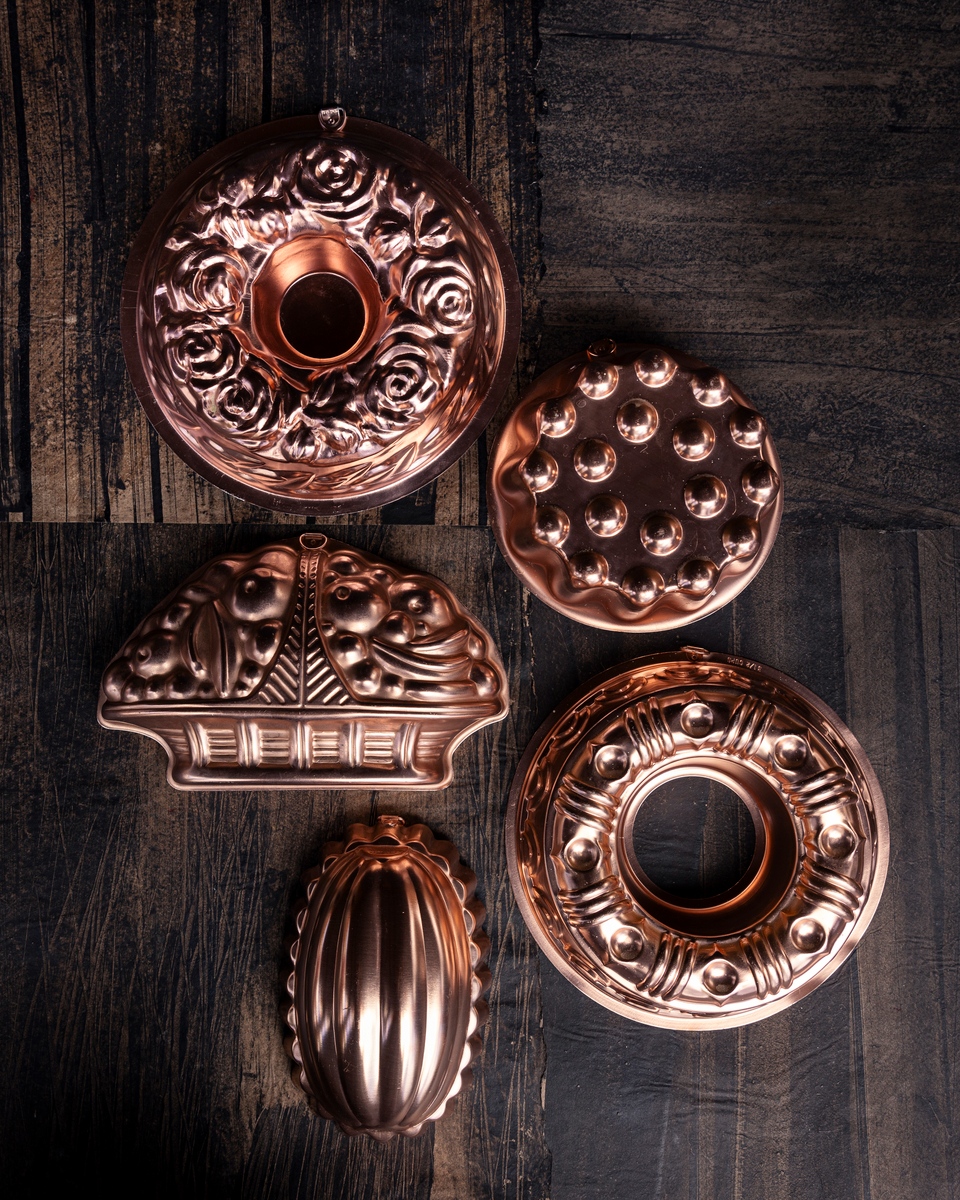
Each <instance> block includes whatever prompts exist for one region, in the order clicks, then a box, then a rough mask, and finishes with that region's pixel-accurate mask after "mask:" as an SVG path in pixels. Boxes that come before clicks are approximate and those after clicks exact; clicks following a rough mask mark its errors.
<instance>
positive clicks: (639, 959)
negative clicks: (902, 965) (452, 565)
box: [507, 648, 889, 1029]
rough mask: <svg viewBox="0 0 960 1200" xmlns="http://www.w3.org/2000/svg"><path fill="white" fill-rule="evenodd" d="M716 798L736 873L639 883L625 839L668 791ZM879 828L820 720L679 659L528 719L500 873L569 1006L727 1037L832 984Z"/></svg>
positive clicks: (714, 658)
mask: <svg viewBox="0 0 960 1200" xmlns="http://www.w3.org/2000/svg"><path fill="white" fill-rule="evenodd" d="M689 776H699V777H702V778H705V779H707V780H711V781H714V782H716V783H719V784H722V785H724V786H725V787H727V788H729V789H730V790H731V791H733V793H734V794H735V795H736V796H737V797H738V798H739V799H740V800H742V802H743V803H744V805H745V806H746V807H747V809H748V811H749V813H750V815H751V817H752V818H753V823H754V829H755V835H756V842H755V851H754V855H753V860H752V862H751V863H750V865H749V867H748V868H747V871H746V873H745V874H744V876H743V877H742V878H741V879H740V881H739V882H738V883H737V884H736V885H735V886H734V887H732V888H730V889H729V890H728V891H726V892H724V893H723V894H720V895H717V896H712V897H705V898H702V899H698V898H692V899H691V898H684V897H681V896H678V895H674V894H672V893H670V892H668V891H665V890H664V889H662V888H660V887H658V886H657V885H656V884H655V883H654V882H653V881H652V880H651V879H650V878H648V876H647V875H646V874H645V872H644V871H643V869H642V868H641V866H640V864H639V862H638V860H637V856H636V852H635V849H634V844H633V826H634V823H635V821H636V819H637V814H638V812H639V810H640V807H641V806H642V805H643V803H644V801H645V800H646V799H647V798H648V797H649V796H650V795H651V793H652V792H653V791H655V790H656V789H657V788H659V787H660V786H661V785H662V784H664V783H666V782H667V781H669V780H676V779H678V778H681V777H689ZM888 842H889V837H888V831H887V815H886V808H885V806H884V801H883V796H882V794H881V791H880V787H879V784H878V782H877V779H876V776H875V775H874V773H873V770H872V769H871V767H870V764H869V762H868V761H867V758H866V755H865V754H864V752H863V750H862V748H861V747H860V745H859V743H858V742H857V740H856V738H855V737H854V736H853V734H852V733H851V732H850V730H849V729H847V728H846V726H845V725H844V724H843V723H842V721H841V720H840V719H839V717H838V716H837V715H836V714H835V713H834V712H832V711H831V710H830V709H829V708H828V707H827V706H826V705H825V704H824V703H823V702H822V701H821V700H819V699H817V697H816V696H814V695H813V694H812V693H811V692H809V691H807V689H806V688H804V687H801V685H800V684H798V683H795V682H794V681H793V680H791V679H788V678H787V677H786V676H785V675H782V674H781V673H780V672H779V671H775V670H773V669H771V668H770V667H766V666H763V665H761V664H759V663H755V662H750V661H748V660H745V659H742V658H732V657H729V656H727V655H723V654H709V653H707V651H705V650H698V649H694V648H688V649H687V650H685V651H684V652H682V653H679V654H676V653H675V654H658V655H651V656H649V657H645V658H638V659H635V660H633V661H632V662H628V663H625V664H623V665H622V666H618V667H615V668H613V669H612V670H609V671H606V672H604V673H603V674H602V675H599V676H597V677H596V678H595V679H592V680H591V681H590V682H589V683H587V684H585V685H584V686H583V687H582V688H580V689H579V690H578V691H577V692H575V693H574V694H573V695H572V696H571V697H570V698H569V699H568V700H567V701H565V702H564V704H562V705H561V706H560V707H559V708H558V709H556V710H555V711H554V713H553V714H551V716H550V717H549V718H548V720H547V721H546V723H545V724H544V725H543V727H542V728H541V729H540V731H539V732H538V733H537V735H536V737H535V738H534V740H533V742H532V743H531V745H530V746H529V748H528V749H527V751H526V753H525V754H524V756H523V758H522V759H521V762H520V765H519V767H518V770H517V774H516V777H515V779H514V783H513V788H512V791H511V796H510V803H509V808H508V813H507V847H508V854H507V857H508V862H509V865H510V875H511V880H512V883H513V887H514V892H515V893H516V897H517V901H518V903H519V905H520V909H521V911H522V912H523V915H524V917H525V919H526V922H527V924H528V926H529V927H530V930H531V932H532V933H533V936H534V937H535V938H536V940H537V942H538V943H539V944H540V947H541V949H542V950H543V951H544V953H545V954H546V955H547V957H548V958H549V959H550V961H551V962H552V963H553V964H554V966H555V967H557V969H558V970H559V971H560V972H561V973H562V974H563V975H564V976H565V977H566V978H567V979H568V980H569V981H570V982H571V983H573V984H574V986H576V987H577V988H579V989H580V991H582V992H583V993H584V994H585V995H587V996H589V997H590V998H591V999H593V1000H596V1001H597V1002H598V1003H600V1004H602V1005H603V1006H604V1007H605V1008H609V1009H611V1010H612V1011H614V1012H616V1013H619V1014H620V1015H622V1016H625V1017H629V1018H630V1019H631V1020H635V1021H641V1022H644V1023H646V1024H649V1025H659V1026H663V1027H666V1028H674V1029H709V1028H720V1027H728V1026H736V1025H745V1024H747V1023H749V1022H751V1021H758V1020H760V1019H761V1018H763V1017H767V1016H770V1015H771V1014H773V1013H776V1012H779V1011H780V1010H782V1009H784V1008H786V1007H788V1006H789V1005H791V1004H794V1003H796V1001H798V1000H800V999H801V998H802V997H803V996H806V995H807V994H808V993H809V992H811V991H812V990H813V989H814V988H815V987H817V986H818V985H819V984H821V983H822V982H823V981H824V980H825V979H827V978H828V977H829V976H830V975H832V974H833V973H834V971H836V970H837V968H838V967H839V966H840V964H841V963H842V962H843V961H844V959H845V958H846V957H847V956H848V955H849V954H850V953H851V952H852V951H853V949H854V947H855V946H856V944H857V942H858V941H859V940H860V938H861V937H862V936H863V934H864V932H865V930H866V928H867V926H868V924H869V923H870V920H871V918H872V917H873V914H874V911H875V910H876V907H877V904H878V903H879V900H880V894H881V892H882V890H883V883H884V878H885V876H886V870H887V861H888V856H889V844H888Z"/></svg>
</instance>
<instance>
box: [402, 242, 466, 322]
mask: <svg viewBox="0 0 960 1200" xmlns="http://www.w3.org/2000/svg"><path fill="white" fill-rule="evenodd" d="M405 291H406V299H407V303H408V304H409V305H410V307H411V308H412V309H413V311H414V312H415V313H416V314H417V316H418V317H420V318H421V319H422V320H423V321H425V322H427V323H428V324H429V325H431V326H433V327H434V328H435V329H437V330H438V331H439V332H441V333H447V334H458V333H466V332H467V331H468V330H469V329H471V328H472V327H473V323H474V314H473V294H474V291H475V285H474V281H473V278H472V277H471V276H470V275H469V273H468V272H467V270H466V268H465V267H464V265H463V264H462V263H461V262H459V261H457V260H456V259H444V260H443V261H441V262H435V263H430V264H429V265H428V266H425V267H422V269H421V270H419V271H417V272H416V273H414V274H413V275H412V276H411V277H410V278H409V279H408V280H407V283H406V289H405Z"/></svg>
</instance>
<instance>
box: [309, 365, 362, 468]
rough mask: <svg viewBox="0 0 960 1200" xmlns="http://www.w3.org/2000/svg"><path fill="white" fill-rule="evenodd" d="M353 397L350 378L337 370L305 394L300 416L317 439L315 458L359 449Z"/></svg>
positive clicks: (360, 435) (358, 423) (357, 422)
mask: <svg viewBox="0 0 960 1200" xmlns="http://www.w3.org/2000/svg"><path fill="white" fill-rule="evenodd" d="M353 399H354V384H353V380H351V379H350V377H349V376H344V375H342V374H339V373H337V374H334V375H328V376H327V377H326V379H323V380H321V381H320V386H319V387H318V388H317V389H316V390H315V391H314V392H312V393H311V394H310V395H309V396H308V397H307V398H306V401H305V403H304V405H303V410H302V413H301V416H302V418H303V420H304V422H305V423H306V424H307V425H309V426H310V428H311V429H312V430H313V432H314V436H315V438H316V439H317V457H318V458H332V457H334V456H335V455H337V454H353V453H355V452H356V451H357V450H358V449H359V447H360V443H361V442H362V440H363V433H362V431H361V428H360V417H359V416H358V414H357V412H356V410H355V408H354V404H353Z"/></svg>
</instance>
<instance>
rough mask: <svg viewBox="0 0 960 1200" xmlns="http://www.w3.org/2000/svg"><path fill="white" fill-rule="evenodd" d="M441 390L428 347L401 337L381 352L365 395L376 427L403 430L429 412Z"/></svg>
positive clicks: (363, 386)
mask: <svg viewBox="0 0 960 1200" xmlns="http://www.w3.org/2000/svg"><path fill="white" fill-rule="evenodd" d="M439 388H440V379H439V378H438V374H437V368H436V363H435V362H434V360H433V357H432V355H431V354H430V351H429V348H428V346H426V345H424V344H423V343H421V342H419V341H413V340H412V339H408V338H407V337H404V336H402V335H401V336H400V337H398V338H397V339H396V340H393V341H390V342H388V344H386V345H385V346H384V347H383V348H382V349H381V350H380V353H379V355H378V357H377V362H376V364H375V365H374V367H373V369H372V370H371V372H370V374H369V375H368V377H367V378H366V380H365V381H364V383H363V384H362V387H361V391H362V395H363V401H364V404H365V405H366V408H367V410H368V412H369V413H370V415H371V416H372V417H373V418H374V420H375V422H376V424H378V425H380V426H381V427H383V428H385V429H391V430H400V429H404V428H406V427H407V426H408V425H409V424H410V423H411V422H412V421H414V420H416V419H417V418H418V417H420V416H421V415H422V414H423V413H424V412H425V411H426V410H427V408H429V406H430V403H431V402H432V400H433V399H434V397H435V396H436V395H437V392H438V390H439Z"/></svg>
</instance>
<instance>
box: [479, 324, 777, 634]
mask: <svg viewBox="0 0 960 1200" xmlns="http://www.w3.org/2000/svg"><path fill="white" fill-rule="evenodd" d="M489 503H490V512H491V514H492V519H493V525H494V529H495V531H496V534H497V540H498V542H499V543H500V548H501V550H502V551H503V553H504V555H505V557H506V559H507V561H508V562H509V563H510V565H511V566H512V567H513V569H514V571H516V573H517V574H518V575H519V576H520V578H521V579H522V580H523V582H524V583H525V584H526V586H527V587H528V588H530V590H531V591H532V592H533V593H534V594H535V595H537V596H539V597H540V599H541V600H543V601H544V603H545V604H549V605H551V606H552V607H553V608H555V609H557V611H558V612H561V613H563V614H564V615H565V616H568V617H571V618H572V619H573V620H575V621H582V622H583V623H584V624H587V625H594V626H597V627H598V628H601V629H614V630H626V631H630V630H635V631H653V630H663V629H672V628H674V627H676V626H678V625H686V624H688V623H689V622H691V621H696V620H699V619H700V618H701V617H706V616H708V615H709V614H710V613H712V612H714V611H716V609H718V608H720V607H722V606H723V605H724V604H727V603H728V602H729V601H730V600H732V599H733V598H734V596H736V595H738V594H739V592H741V591H742V590H743V588H745V587H746V585H747V584H748V583H749V582H750V580H751V579H753V578H754V576H755V575H756V574H757V572H758V571H759V570H760V568H761V567H762V566H763V564H764V562H765V561H766V558H767V556H768V555H769V553H770V551H771V549H772V547H773V542H774V538H775V537H776V534H777V529H778V528H779V525H780V515H781V512H782V510H783V490H782V487H781V484H780V463H779V460H778V458H777V452H776V450H775V449H774V445H773V440H772V438H771V437H770V434H769V432H768V431H767V426H766V422H765V421H764V419H763V417H761V416H760V414H759V413H757V412H755V411H754V409H753V408H752V406H751V405H750V404H749V403H748V401H747V400H746V399H745V398H744V397H743V396H742V395H741V393H740V392H739V391H737V389H736V388H735V387H734V386H733V385H732V384H731V383H730V382H729V381H728V380H727V379H726V378H725V377H724V376H723V375H721V374H719V373H718V372H716V371H714V370H712V369H711V368H709V367H706V366H704V364H703V363H701V362H699V361H698V360H697V359H694V358H689V357H688V356H686V355H683V354H677V353H674V352H673V351H670V352H668V351H666V350H663V349H661V348H659V347H656V346H647V345H624V346H618V345H616V344H615V343H614V342H612V341H610V340H609V339H606V340H604V341H601V342H597V343H595V344H594V345H593V346H591V347H590V349H589V350H588V351H587V352H586V353H585V354H577V355H574V356H573V357H572V358H568V359H566V360H565V361H564V362H561V363H559V364H558V365H557V366H555V367H553V368H552V369H550V370H549V371H547V372H546V373H545V374H543V375H541V376H540V377H539V378H538V379H536V380H535V381H534V382H533V384H532V385H531V386H530V388H529V389H528V390H527V391H526V393H525V394H524V396H523V399H522V400H521V402H520V403H519V405H518V406H517V408H516V409H515V410H514V412H513V413H512V414H511V415H510V417H509V418H508V419H507V422H506V424H505V425H504V427H503V430H502V432H501V434H500V437H499V440H498V442H497V446H496V449H495V451H494V455H493V464H492V466H491V470H490V480H489Z"/></svg>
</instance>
